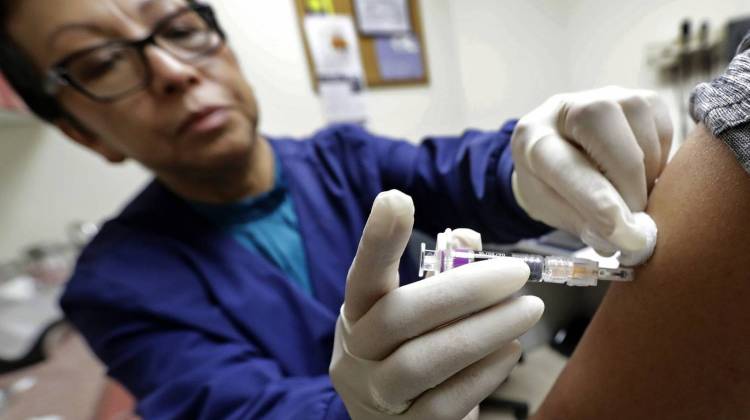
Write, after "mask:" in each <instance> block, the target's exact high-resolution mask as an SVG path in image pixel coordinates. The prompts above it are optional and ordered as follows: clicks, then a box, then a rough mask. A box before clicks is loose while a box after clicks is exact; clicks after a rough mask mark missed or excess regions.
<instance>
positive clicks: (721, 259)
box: [538, 126, 750, 419]
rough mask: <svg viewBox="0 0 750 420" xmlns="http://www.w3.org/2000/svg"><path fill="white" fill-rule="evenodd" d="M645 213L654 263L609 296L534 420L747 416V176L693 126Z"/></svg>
mask: <svg viewBox="0 0 750 420" xmlns="http://www.w3.org/2000/svg"><path fill="white" fill-rule="evenodd" d="M648 212H649V213H650V214H651V215H652V216H653V218H654V220H655V221H656V223H657V225H658V226H659V238H658V243H657V248H656V252H655V254H654V256H653V258H652V259H651V260H650V262H649V263H648V264H647V265H646V266H644V267H642V268H640V269H639V270H637V273H636V280H635V282H633V283H632V284H618V285H613V286H612V287H611V288H610V290H609V292H608V293H607V296H606V297H605V299H604V301H603V303H602V305H601V307H600V308H599V311H598V312H597V314H596V316H595V317H594V319H593V321H592V323H591V325H590V326H589V328H588V330H587V331H586V334H585V335H584V337H583V339H582V340H581V342H580V344H579V346H578V348H577V349H576V351H575V353H574V354H573V356H572V358H571V359H570V361H569V363H568V365H567V366H566V368H565V370H564V371H563V373H562V375H561V376H560V378H559V379H558V381H557V383H556V384H555V386H554V388H553V389H552V391H551V392H550V394H549V396H548V397H547V399H546V400H545V402H544V404H543V405H542V407H541V409H540V411H539V413H538V418H543V419H548V418H549V419H553V418H554V419H594V418H597V419H598V418H606V419H615V418H617V419H619V418H622V419H637V418H660V419H666V418H670V419H671V418H680V419H692V418H696V419H698V418H700V419H737V418H750V272H748V265H750V175H748V173H746V172H744V171H743V170H742V168H741V167H740V165H739V164H738V163H737V161H736V159H735V158H734V156H733V155H732V153H731V152H730V151H729V149H728V148H727V147H726V146H725V145H724V144H723V143H722V142H720V141H718V140H717V139H715V138H712V137H711V136H710V134H707V133H706V131H705V129H704V128H703V127H702V126H700V127H699V128H698V129H697V130H696V131H695V132H694V133H693V134H692V135H691V139H690V140H689V141H688V142H687V143H686V144H685V146H683V148H682V149H681V150H680V152H679V153H678V155H677V156H676V157H675V159H674V160H673V161H672V163H670V165H669V166H668V167H667V168H666V170H665V172H664V174H663V175H662V177H661V179H660V181H659V183H658V184H657V186H656V187H655V189H654V191H653V193H652V197H651V199H650V201H649V209H648Z"/></svg>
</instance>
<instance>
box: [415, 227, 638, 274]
mask: <svg viewBox="0 0 750 420" xmlns="http://www.w3.org/2000/svg"><path fill="white" fill-rule="evenodd" d="M453 243H454V241H453V240H452V231H451V230H450V229H447V230H446V231H445V233H441V234H439V235H438V241H437V249H436V250H431V249H427V245H426V244H424V243H422V247H421V252H420V259H419V276H420V277H423V276H424V275H425V274H426V273H434V274H437V273H442V272H444V271H448V270H450V269H453V268H456V267H460V266H462V265H466V264H470V263H473V262H477V261H483V260H487V259H492V258H498V257H512V258H518V259H521V260H523V261H524V262H525V263H526V264H527V265H528V266H529V270H530V271H531V274H530V277H529V281H530V282H536V283H558V284H567V285H568V286H596V285H597V282H598V281H599V280H606V281H633V278H634V275H633V269H632V268H625V267H621V268H604V267H599V263H597V262H596V261H593V260H587V259H584V258H573V257H566V256H543V255H534V254H521V253H505V252H489V251H474V250H471V249H465V248H454V247H453V245H452V244H453Z"/></svg>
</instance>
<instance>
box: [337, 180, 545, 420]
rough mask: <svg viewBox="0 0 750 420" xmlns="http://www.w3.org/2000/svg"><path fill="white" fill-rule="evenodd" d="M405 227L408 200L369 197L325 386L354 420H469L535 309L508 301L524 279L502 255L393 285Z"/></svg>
mask: <svg viewBox="0 0 750 420" xmlns="http://www.w3.org/2000/svg"><path fill="white" fill-rule="evenodd" d="M413 221H414V205H413V203H412V201H411V198H410V197H409V196H407V195H404V194H403V193H400V192H398V191H389V192H386V193H382V194H380V195H379V196H378V197H377V199H376V200H375V203H374V204H373V208H372V212H371V214H370V218H369V220H368V221H367V225H366V227H365V230H364V232H363V234H362V239H361V241H360V244H359V249H358V250H357V255H356V257H355V259H354V262H353V263H352V266H351V268H350V270H349V275H348V278H347V283H346V298H345V302H344V305H343V306H342V308H341V314H340V316H339V319H338V322H337V323H336V336H335V342H334V350H333V358H332V360H331V366H330V376H331V380H332V382H333V385H334V387H335V388H336V390H337V391H338V393H339V395H340V396H341V398H342V400H343V402H344V404H345V405H346V408H347V410H348V411H349V414H350V415H351V417H352V418H353V419H354V420H376V419H391V418H396V417H397V418H399V419H405V420H410V419H438V420H439V419H451V420H453V419H455V420H458V419H462V418H471V419H476V418H477V416H478V409H477V406H478V404H479V403H480V402H481V401H482V400H484V399H485V398H486V397H487V396H488V395H489V394H491V393H492V392H493V391H494V390H495V389H496V388H497V387H498V386H499V385H500V383H501V382H502V381H503V380H504V379H505V378H506V377H507V375H508V374H509V373H510V371H511V369H512V368H513V366H515V364H516V362H517V361H518V358H519V356H520V354H521V347H520V344H519V343H518V341H517V340H516V339H517V338H518V337H519V336H520V335H522V334H523V333H524V332H526V331H527V330H528V329H529V328H531V326H532V325H534V324H535V323H536V322H537V321H538V320H539V318H540V317H541V315H542V312H543V310H544V304H543V303H542V301H541V300H540V299H538V298H536V297H532V296H523V297H517V298H514V297H511V295H512V294H513V293H514V292H516V291H517V290H519V289H520V288H521V287H522V286H523V285H524V284H525V283H526V280H527V279H528V277H529V269H528V266H527V265H526V264H524V263H523V262H521V261H520V260H516V259H512V258H498V259H493V260H489V261H484V262H479V263H474V264H469V265H466V266H463V267H459V268H456V269H454V270H450V271H448V272H445V273H441V274H439V275H436V276H433V277H431V278H429V279H425V280H422V281H419V282H416V283H412V284H410V285H407V286H404V287H399V275H398V265H399V259H400V257H401V254H402V253H403V251H404V249H405V247H406V244H407V242H408V240H409V236H410V234H411V230H412V225H413Z"/></svg>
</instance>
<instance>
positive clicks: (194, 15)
mask: <svg viewBox="0 0 750 420" xmlns="http://www.w3.org/2000/svg"><path fill="white" fill-rule="evenodd" d="M223 44H224V33H223V32H222V30H221V28H220V27H219V24H218V22H217V20H216V17H215V15H214V13H213V10H212V9H211V7H210V6H208V5H204V4H196V5H192V6H190V7H188V8H186V9H183V10H180V11H179V12H176V13H174V14H172V15H170V16H168V17H166V18H164V19H163V20H162V21H160V22H159V23H158V24H157V25H156V27H155V29H154V31H153V32H152V33H151V35H149V36H148V37H146V38H144V39H141V40H136V41H113V42H109V43H106V44H104V45H99V46H96V47H93V48H89V49H86V50H83V51H79V52H76V53H73V54H71V55H69V56H67V57H65V58H64V59H62V60H61V61H60V62H59V63H58V64H56V65H55V66H53V67H52V69H51V70H50V71H49V73H48V74H47V78H46V81H45V83H44V90H45V92H46V93H47V94H49V95H55V94H57V93H58V91H59V90H60V87H61V86H71V87H73V88H74V89H76V90H78V91H80V92H81V93H83V94H84V95H86V96H88V97H90V98H91V99H94V100H96V101H100V102H112V101H116V100H118V99H121V98H123V97H125V96H128V95H130V94H132V93H135V92H137V91H139V90H141V89H143V88H145V87H147V86H148V85H150V84H151V80H152V77H153V74H152V70H151V67H150V66H149V64H148V59H147V58H146V53H145V48H146V47H148V46H150V45H156V46H158V47H159V48H161V49H163V50H165V51H167V52H169V53H170V54H172V55H173V56H174V57H176V58H177V59H179V60H181V61H185V62H192V61H196V60H198V59H200V58H202V57H206V56H208V55H211V54H213V53H215V52H216V51H217V50H219V48H221V46H222V45H223Z"/></svg>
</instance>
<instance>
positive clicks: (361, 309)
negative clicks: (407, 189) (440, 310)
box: [344, 190, 414, 323]
mask: <svg viewBox="0 0 750 420" xmlns="http://www.w3.org/2000/svg"><path fill="white" fill-rule="evenodd" d="M413 225H414V203H413V202H412V199H411V197H409V196H408V195H406V194H404V193H402V192H400V191H396V190H391V191H387V192H383V193H380V194H379V195H378V196H377V197H376V198H375V201H374V203H373V205H372V211H371V212H370V217H369V218H368V219H367V224H366V225H365V229H364V231H363V232H362V238H361V239H360V242H359V248H358V249H357V254H356V256H355V257H354V262H352V266H351V267H350V269H349V274H348V276H347V279H346V295H345V298H344V315H345V316H346V318H347V319H348V321H349V322H351V323H355V322H356V321H357V320H358V319H359V318H361V317H362V315H364V314H365V313H366V312H367V311H368V310H369V309H370V307H371V306H372V305H373V304H375V302H377V301H378V299H380V298H381V297H383V296H384V295H386V294H387V293H388V292H390V291H391V290H394V289H396V288H398V285H399V275H398V266H399V261H400V259H401V255H402V254H403V253H404V250H405V249H406V244H407V243H408V241H409V237H410V236H411V231H412V227H413Z"/></svg>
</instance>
